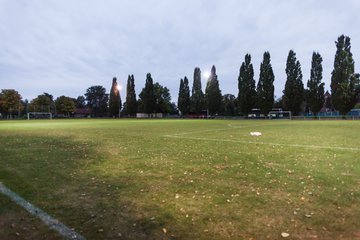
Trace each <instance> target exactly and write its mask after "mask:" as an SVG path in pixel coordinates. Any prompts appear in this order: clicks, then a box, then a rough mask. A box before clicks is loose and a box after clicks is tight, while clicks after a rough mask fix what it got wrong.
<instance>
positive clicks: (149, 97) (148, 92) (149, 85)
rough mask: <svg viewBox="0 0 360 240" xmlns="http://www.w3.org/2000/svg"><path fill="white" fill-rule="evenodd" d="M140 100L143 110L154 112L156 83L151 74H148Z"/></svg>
mask: <svg viewBox="0 0 360 240" xmlns="http://www.w3.org/2000/svg"><path fill="white" fill-rule="evenodd" d="M139 97H140V102H141V105H142V110H143V111H144V112H145V113H148V114H150V113H154V112H155V110H156V109H155V107H156V96H155V93H154V83H153V79H152V78H151V74H150V73H148V74H146V81H145V87H144V88H143V89H142V91H141V93H140V95H139Z"/></svg>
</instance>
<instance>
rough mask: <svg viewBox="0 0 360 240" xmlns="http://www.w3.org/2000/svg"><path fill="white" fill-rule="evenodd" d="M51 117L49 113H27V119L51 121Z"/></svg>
mask: <svg viewBox="0 0 360 240" xmlns="http://www.w3.org/2000/svg"><path fill="white" fill-rule="evenodd" d="M52 118H53V115H52V113H51V112H28V114H27V119H28V120H31V119H52Z"/></svg>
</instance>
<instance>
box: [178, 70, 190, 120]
mask: <svg viewBox="0 0 360 240" xmlns="http://www.w3.org/2000/svg"><path fill="white" fill-rule="evenodd" d="M178 108H179V110H180V112H181V115H186V114H188V113H189V112H190V89H189V80H188V79H187V77H186V76H185V77H184V80H183V79H181V80H180V87H179V97H178Z"/></svg>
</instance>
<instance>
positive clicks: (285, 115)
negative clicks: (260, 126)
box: [268, 111, 292, 120]
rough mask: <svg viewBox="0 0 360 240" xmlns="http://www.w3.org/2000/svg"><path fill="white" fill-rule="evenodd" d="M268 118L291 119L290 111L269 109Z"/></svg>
mask: <svg viewBox="0 0 360 240" xmlns="http://www.w3.org/2000/svg"><path fill="white" fill-rule="evenodd" d="M268 116H269V119H289V120H291V117H292V115H291V111H270V112H269V115H268Z"/></svg>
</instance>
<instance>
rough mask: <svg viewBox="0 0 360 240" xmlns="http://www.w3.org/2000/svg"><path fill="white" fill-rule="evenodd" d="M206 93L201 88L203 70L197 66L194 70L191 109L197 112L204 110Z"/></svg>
mask: <svg viewBox="0 0 360 240" xmlns="http://www.w3.org/2000/svg"><path fill="white" fill-rule="evenodd" d="M204 103H205V99H204V93H203V91H202V88H201V71H200V68H198V67H196V68H195V70H194V82H193V87H192V90H191V98H190V110H191V111H192V112H194V113H196V114H199V113H201V111H202V110H204V107H205V106H204Z"/></svg>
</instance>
